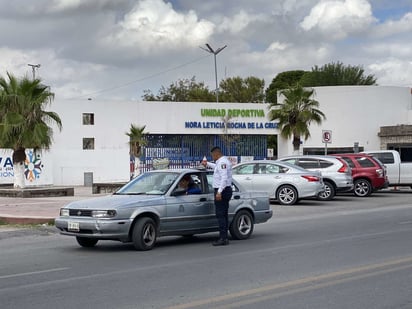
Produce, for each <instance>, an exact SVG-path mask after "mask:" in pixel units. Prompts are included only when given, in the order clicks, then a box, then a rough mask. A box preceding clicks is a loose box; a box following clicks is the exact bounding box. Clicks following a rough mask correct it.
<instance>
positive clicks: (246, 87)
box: [219, 76, 265, 103]
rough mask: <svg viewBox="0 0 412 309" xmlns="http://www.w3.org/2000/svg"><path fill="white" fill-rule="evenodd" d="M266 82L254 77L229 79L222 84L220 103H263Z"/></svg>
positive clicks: (220, 86)
mask: <svg viewBox="0 0 412 309" xmlns="http://www.w3.org/2000/svg"><path fill="white" fill-rule="evenodd" d="M264 87H265V81H264V80H263V79H259V78H257V77H254V76H249V77H246V78H245V79H243V78H241V77H239V76H237V77H229V78H226V79H224V80H222V81H221V82H220V85H219V88H220V90H219V102H238V103H263V102H264V100H265V93H264Z"/></svg>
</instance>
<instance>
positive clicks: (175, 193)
mask: <svg viewBox="0 0 412 309" xmlns="http://www.w3.org/2000/svg"><path fill="white" fill-rule="evenodd" d="M171 195H172V196H181V195H186V190H185V189H181V188H176V189H175V190H173V192H172V194H171Z"/></svg>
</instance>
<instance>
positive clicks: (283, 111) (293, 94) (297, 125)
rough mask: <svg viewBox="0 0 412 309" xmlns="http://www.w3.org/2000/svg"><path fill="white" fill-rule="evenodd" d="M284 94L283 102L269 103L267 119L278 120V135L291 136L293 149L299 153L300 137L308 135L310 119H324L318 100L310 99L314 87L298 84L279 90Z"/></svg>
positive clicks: (319, 120) (319, 122)
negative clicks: (307, 87)
mask: <svg viewBox="0 0 412 309" xmlns="http://www.w3.org/2000/svg"><path fill="white" fill-rule="evenodd" d="M280 94H281V95H283V96H284V98H285V99H284V101H283V104H271V107H275V106H276V107H279V105H280V107H279V108H277V109H272V110H271V111H270V112H269V119H270V120H271V121H272V120H278V121H279V129H280V135H281V136H282V137H284V138H290V137H291V136H293V151H294V152H295V153H299V149H300V142H301V137H302V136H303V137H304V139H305V140H307V139H308V138H309V137H310V132H309V125H310V123H311V122H312V121H314V122H316V123H317V124H321V123H322V120H324V119H326V117H325V115H324V114H323V113H322V112H321V111H320V110H319V109H318V107H319V102H318V101H316V100H314V99H312V96H313V95H314V89H306V88H303V87H302V86H301V85H300V84H297V85H295V86H292V87H291V88H288V89H284V90H282V91H281V92H280Z"/></svg>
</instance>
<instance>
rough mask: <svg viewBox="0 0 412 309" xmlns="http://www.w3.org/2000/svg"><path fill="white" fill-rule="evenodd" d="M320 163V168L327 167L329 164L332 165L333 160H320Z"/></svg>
mask: <svg viewBox="0 0 412 309" xmlns="http://www.w3.org/2000/svg"><path fill="white" fill-rule="evenodd" d="M319 165H320V168H327V167H329V166H332V165H333V162H330V161H327V160H319Z"/></svg>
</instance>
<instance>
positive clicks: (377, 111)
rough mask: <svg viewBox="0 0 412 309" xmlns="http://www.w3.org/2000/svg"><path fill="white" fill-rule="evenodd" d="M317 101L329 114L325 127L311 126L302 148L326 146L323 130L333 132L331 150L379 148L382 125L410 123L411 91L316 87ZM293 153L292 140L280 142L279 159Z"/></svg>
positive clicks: (325, 112)
mask: <svg viewBox="0 0 412 309" xmlns="http://www.w3.org/2000/svg"><path fill="white" fill-rule="evenodd" d="M314 99H315V100H317V101H319V103H320V106H319V109H320V110H321V111H322V112H323V113H324V114H325V115H326V118H327V119H326V120H325V121H323V123H322V125H320V126H318V125H316V124H312V125H311V126H310V132H311V138H310V139H308V140H307V141H304V142H303V144H302V145H301V150H302V149H303V147H324V144H323V143H322V130H331V131H332V143H331V144H328V147H353V145H354V143H355V142H359V146H363V147H364V148H365V150H375V149H380V146H381V144H380V139H379V136H378V133H379V131H380V127H381V126H390V125H397V124H410V123H411V121H412V119H411V117H410V115H411V110H412V108H411V89H410V88H407V87H385V86H340V87H316V88H315V98H314ZM291 153H293V146H292V140H289V141H281V142H280V145H279V157H281V156H285V155H288V154H291Z"/></svg>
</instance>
